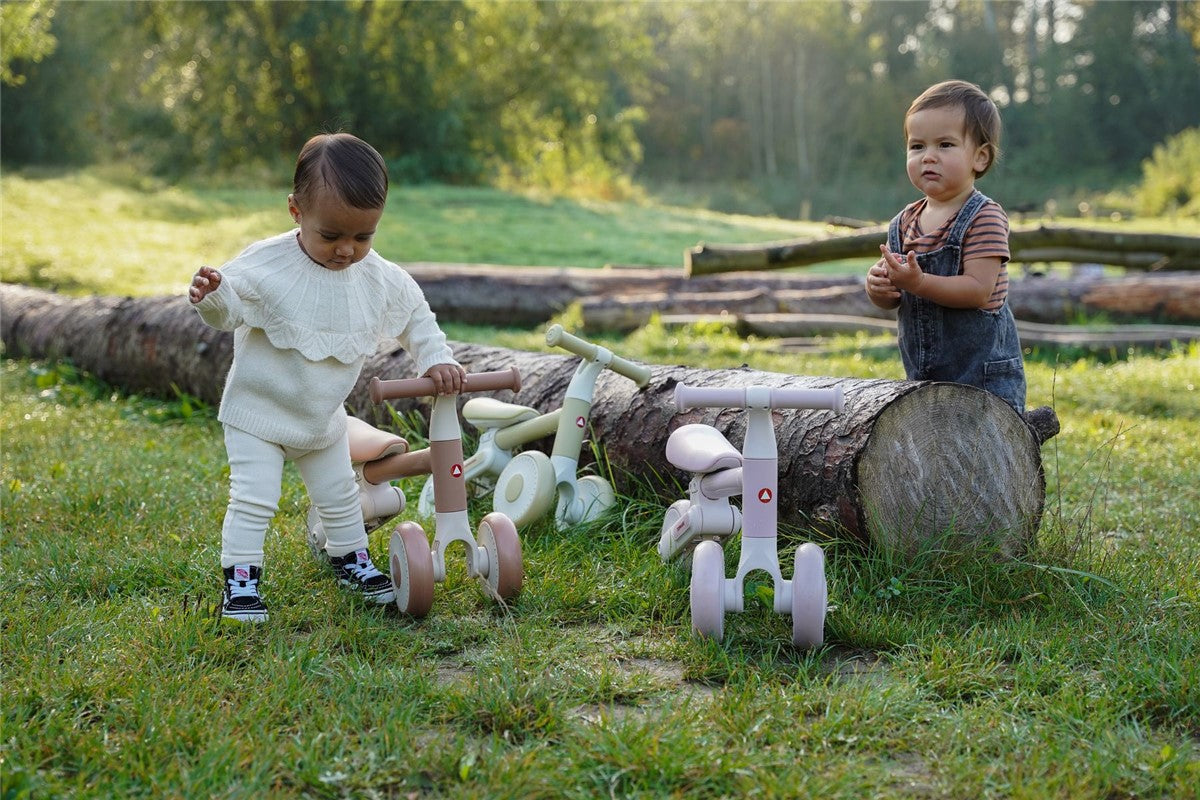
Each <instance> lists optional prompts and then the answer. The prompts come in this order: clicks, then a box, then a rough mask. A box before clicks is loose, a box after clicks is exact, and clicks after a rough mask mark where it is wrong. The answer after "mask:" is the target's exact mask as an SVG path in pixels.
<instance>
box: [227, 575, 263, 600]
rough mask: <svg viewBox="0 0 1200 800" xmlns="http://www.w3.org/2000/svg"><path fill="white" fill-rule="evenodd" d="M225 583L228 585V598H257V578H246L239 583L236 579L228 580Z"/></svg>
mask: <svg viewBox="0 0 1200 800" xmlns="http://www.w3.org/2000/svg"><path fill="white" fill-rule="evenodd" d="M226 583H228V584H229V597H230V598H235V597H258V578H248V579H246V580H244V581H240V580H238V579H237V578H230V579H229V580H228V581H226Z"/></svg>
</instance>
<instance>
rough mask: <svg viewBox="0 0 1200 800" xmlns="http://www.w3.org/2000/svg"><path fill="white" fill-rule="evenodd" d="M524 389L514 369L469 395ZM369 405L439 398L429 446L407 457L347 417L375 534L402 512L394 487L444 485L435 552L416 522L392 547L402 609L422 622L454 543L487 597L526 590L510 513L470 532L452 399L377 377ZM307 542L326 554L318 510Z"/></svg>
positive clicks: (493, 375)
mask: <svg viewBox="0 0 1200 800" xmlns="http://www.w3.org/2000/svg"><path fill="white" fill-rule="evenodd" d="M520 387H521V379H520V375H519V374H518V373H517V370H516V369H515V368H513V369H509V370H503V371H499V372H479V373H475V374H472V375H468V376H467V378H466V381H465V382H464V384H463V392H464V393H466V392H485V391H495V390H498V389H512V390H514V391H516V390H517V389H519V388H520ZM369 392H370V396H371V401H372V402H374V403H382V402H383V401H384V400H389V399H395V398H400V397H427V396H433V397H434V401H433V411H432V412H431V414H430V421H429V447H428V448H426V449H423V450H415V451H412V452H408V442H407V441H405V440H404V439H403V438H402V437H400V436H396V435H395V434H392V433H388V432H386V431H381V430H379V429H377V428H375V427H373V426H371V425H369V424H368V423H366V422H363V421H362V420H360V419H357V418H355V417H350V418H348V419H347V424H348V426H349V435H350V459H351V461H352V462H353V465H354V473H355V479H356V481H357V482H358V487H359V499H360V501H361V502H362V506H363V520H364V522H365V523H366V527H367V530H368V531H372V530H374V529H375V528H377V527H379V526H380V525H382V524H383V523H385V522H387V521H388V520H389V519H391V518H392V517H394V516H396V515H397V514H399V513H400V512H401V511H402V510H403V509H404V494H403V492H401V491H400V488H399V487H397V486H395V485H393V484H392V483H391V481H393V480H395V479H397V478H405V477H412V476H416V475H430V476H431V477H432V478H433V479H434V480H435V481H437V485H438V503H437V506H436V508H435V509H434V514H433V516H434V526H435V530H436V535H435V536H434V541H433V548H432V550H431V549H430V545H429V540H428V538H427V537H426V535H425V531H424V530H423V529H422V528H421V526H420V525H418V524H416V523H415V522H402V523H400V524H399V525H398V526H396V529H395V530H394V531H393V532H392V536H391V539H390V540H389V543H388V556H389V558H388V561H389V566H390V572H391V579H392V587H393V589H394V590H395V594H396V606H397V607H398V608H399V609H400V611H401V612H403V613H405V614H408V615H409V616H413V617H418V618H419V617H423V616H425V615H426V614H428V613H429V609H430V608H431V607H432V605H433V585H434V583H435V582H436V583H440V582H442V581H444V580H445V579H446V562H445V554H446V549H447V548H448V547H449V545H450V544H452V543H453V542H456V541H457V542H462V543H463V545H464V547H465V548H466V557H467V574H468V575H469V576H471V577H475V578H478V579H479V580H480V582H481V583H482V585H483V587H484V590H485V591H486V592H487V594H488V595H489V596H490V597H492V598H494V599H496V600H500V601H504V600H508V599H510V598H512V597H515V596H516V595H517V594H518V593H519V592H520V591H521V583H522V580H523V579H524V570H523V567H522V563H521V541H520V539H519V537H518V536H517V529H516V526H515V525H513V523H512V521H511V520H510V519H509V518H508V517H506V516H505V515H504V514H500V513H491V514H488V515H487V516H485V517H484V518H483V519H482V520H481V521H480V523H479V539H478V541H477V540H476V538H475V537H474V536H473V535H472V534H471V523H470V520H469V518H468V516H467V493H466V484H465V481H464V479H463V453H462V429H461V428H460V427H459V423H458V409H457V402H456V397H455V396H454V395H436V394H435V389H434V386H433V381H432V380H430V379H429V378H410V379H407V380H391V381H384V380H380V379H379V378H372V379H371V382H370V386H369ZM308 544H309V547H310V548H312V550H313V552H314V553H315V554H318V555H319V554H320V553H321V552H323V550H324V547H325V533H324V531H323V530H322V529H321V522H320V518H319V517H318V516H317V514H316V509H315V508H310V509H309V512H308Z"/></svg>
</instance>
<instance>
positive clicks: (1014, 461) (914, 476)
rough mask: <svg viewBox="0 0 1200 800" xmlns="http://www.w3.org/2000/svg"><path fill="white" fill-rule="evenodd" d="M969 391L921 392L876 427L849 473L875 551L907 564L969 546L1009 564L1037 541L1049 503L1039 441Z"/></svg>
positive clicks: (935, 388) (989, 397)
mask: <svg viewBox="0 0 1200 800" xmlns="http://www.w3.org/2000/svg"><path fill="white" fill-rule="evenodd" d="M969 388H970V387H963V386H959V385H954V384H943V383H932V384H926V385H923V386H921V387H920V388H918V389H916V390H914V391H912V392H909V393H907V394H905V395H903V396H901V397H899V398H897V399H896V400H895V401H894V402H892V403H891V404H889V405H888V407H887V408H886V409H884V410H883V411H882V412H881V413H880V414H879V416H878V418H877V419H876V421H875V427H874V431H873V434H872V436H871V438H870V441H869V442H868V443H867V445H866V447H865V448H864V449H863V451H862V454H861V457H860V458H859V460H858V464H857V466H856V484H857V486H858V491H859V495H860V499H861V503H860V505H859V507H860V508H861V509H862V513H863V514H864V516H865V522H866V528H867V534H868V536H869V537H870V540H871V542H872V544H874V545H875V546H877V547H881V548H884V549H886V550H889V551H892V552H900V553H904V554H910V555H911V554H912V553H914V552H915V551H917V550H919V549H923V548H928V547H931V546H932V547H937V546H939V545H944V546H946V547H948V548H949V549H952V550H955V551H961V550H963V549H964V546H969V545H970V544H971V543H972V542H973V543H975V544H977V545H979V546H985V547H987V548H991V549H995V550H997V551H998V552H999V553H1001V554H1003V555H1008V556H1012V555H1018V554H1020V553H1021V552H1023V551H1024V550H1025V549H1026V547H1027V546H1028V545H1029V543H1030V542H1031V540H1032V538H1033V537H1034V536H1035V535H1036V533H1037V529H1038V526H1039V524H1040V522H1041V513H1042V508H1043V504H1044V501H1045V494H1046V485H1045V476H1044V475H1043V472H1042V465H1041V455H1040V452H1039V445H1040V443H1041V442H1040V441H1039V439H1038V436H1037V434H1036V433H1035V432H1033V431H1032V430H1031V426H1030V425H1029V424H1027V423H1026V421H1025V420H1024V419H1023V418H1022V417H1021V416H1019V415H1018V414H1017V413H1016V412H1015V411H1013V410H1012V408H1011V407H1010V406H1009V405H1008V404H1007V403H1005V402H1004V401H1003V400H1001V399H1000V398H998V397H996V396H995V395H993V394H991V393H989V392H985V391H983V390H982V389H979V390H970V391H968V390H967V389H969ZM1051 413H1053V412H1051ZM948 537H953V541H947V538H948Z"/></svg>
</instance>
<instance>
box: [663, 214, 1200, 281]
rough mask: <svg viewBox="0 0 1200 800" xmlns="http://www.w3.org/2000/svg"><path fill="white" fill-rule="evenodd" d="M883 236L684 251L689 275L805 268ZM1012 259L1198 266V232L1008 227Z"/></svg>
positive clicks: (863, 233)
mask: <svg viewBox="0 0 1200 800" xmlns="http://www.w3.org/2000/svg"><path fill="white" fill-rule="evenodd" d="M886 239H887V227H886V226H880V227H875V228H864V229H862V230H860V231H857V232H855V233H852V234H849V235H846V236H830V237H825V238H819V239H795V240H790V241H784V242H767V243H765V244H742V245H720V244H714V245H708V244H704V243H703V242H702V243H700V244H698V245H696V246H695V247H693V248H691V249H689V250H685V251H684V254H683V259H684V269H685V270H686V271H687V273H688V274H689V275H711V274H713V273H718V272H734V271H739V270H762V269H784V268H786V267H804V266H811V265H812V264H820V263H823V262H826V261H838V260H841V259H845V258H874V257H877V256H878V255H879V245H880V244H882V243H883V242H884V241H886ZM1009 247H1010V249H1011V251H1012V260H1013V261H1017V262H1019V261H1032V262H1038V261H1046V260H1048V258H1047V256H1054V257H1055V259H1056V260H1063V261H1073V262H1082V263H1088V262H1091V263H1098V264H1110V265H1113V266H1121V267H1127V268H1130V269H1185V270H1196V269H1200V236H1183V235H1174V234H1165V233H1136V232H1127V231H1108V230H1091V229H1087V228H1066V227H1061V226H1054V225H1039V226H1037V227H1032V228H1013V229H1012V230H1011V231H1010V232H1009Z"/></svg>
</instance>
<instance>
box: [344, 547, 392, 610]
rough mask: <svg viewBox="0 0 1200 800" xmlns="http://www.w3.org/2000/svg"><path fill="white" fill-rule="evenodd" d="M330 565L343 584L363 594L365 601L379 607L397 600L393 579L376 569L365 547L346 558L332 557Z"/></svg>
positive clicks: (345, 556)
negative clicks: (376, 604)
mask: <svg viewBox="0 0 1200 800" xmlns="http://www.w3.org/2000/svg"><path fill="white" fill-rule="evenodd" d="M329 565H330V566H331V567H333V571H334V574H336V575H337V577H338V580H339V581H340V582H341V584H342V585H343V586H348V587H349V588H350V589H351V590H352V591H355V592H358V593H359V594H361V595H362V596H363V599H365V600H369V601H370V602H372V603H378V604H379V605H383V604H384V603H390V602H392V601H393V600H395V599H396V592H395V591H394V590H393V589H392V580H391V578H389V577H388V576H387V575H384V574H383V573H382V572H380V571H379V570H378V569H376V568H375V565H374V564H372V563H371V555H370V553H368V552H367V549H366V548H365V547H364V548H362V549H361V550H355V551H354V552H352V553H347V554H346V555H344V556H337V557H333V556H330V558H329Z"/></svg>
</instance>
